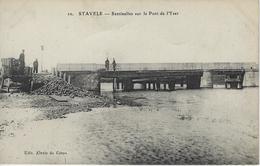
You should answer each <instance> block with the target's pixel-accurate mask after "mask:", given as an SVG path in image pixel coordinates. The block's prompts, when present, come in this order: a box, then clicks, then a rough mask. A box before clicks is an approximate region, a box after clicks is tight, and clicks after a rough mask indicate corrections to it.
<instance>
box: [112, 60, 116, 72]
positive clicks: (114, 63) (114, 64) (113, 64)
mask: <svg viewBox="0 0 260 166" xmlns="http://www.w3.org/2000/svg"><path fill="white" fill-rule="evenodd" d="M112 66H113V70H114V71H116V61H115V59H114V58H113V62H112Z"/></svg>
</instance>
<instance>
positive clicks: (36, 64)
mask: <svg viewBox="0 0 260 166" xmlns="http://www.w3.org/2000/svg"><path fill="white" fill-rule="evenodd" d="M33 73H38V60H37V59H36V60H35V61H34V62H33Z"/></svg>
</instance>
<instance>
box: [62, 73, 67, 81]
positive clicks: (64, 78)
mask: <svg viewBox="0 0 260 166" xmlns="http://www.w3.org/2000/svg"><path fill="white" fill-rule="evenodd" d="M63 80H64V81H66V73H64V74H63Z"/></svg>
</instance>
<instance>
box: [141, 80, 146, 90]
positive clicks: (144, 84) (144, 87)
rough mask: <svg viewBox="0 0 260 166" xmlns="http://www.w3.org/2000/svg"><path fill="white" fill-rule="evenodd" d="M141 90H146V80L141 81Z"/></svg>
mask: <svg viewBox="0 0 260 166" xmlns="http://www.w3.org/2000/svg"><path fill="white" fill-rule="evenodd" d="M142 90H146V82H143V83H142Z"/></svg>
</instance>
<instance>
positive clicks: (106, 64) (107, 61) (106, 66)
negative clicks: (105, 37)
mask: <svg viewBox="0 0 260 166" xmlns="http://www.w3.org/2000/svg"><path fill="white" fill-rule="evenodd" d="M105 68H106V70H107V71H108V70H109V60H108V58H107V60H106V61H105Z"/></svg>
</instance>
